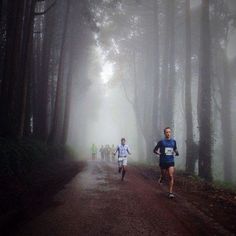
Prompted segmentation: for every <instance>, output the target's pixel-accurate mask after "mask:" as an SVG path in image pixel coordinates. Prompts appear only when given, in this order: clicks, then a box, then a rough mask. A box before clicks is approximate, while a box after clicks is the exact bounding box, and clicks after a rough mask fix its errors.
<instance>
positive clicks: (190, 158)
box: [185, 0, 196, 173]
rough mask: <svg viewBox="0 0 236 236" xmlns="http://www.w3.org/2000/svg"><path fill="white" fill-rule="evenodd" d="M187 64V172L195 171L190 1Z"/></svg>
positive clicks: (188, 7) (187, 2)
mask: <svg viewBox="0 0 236 236" xmlns="http://www.w3.org/2000/svg"><path fill="white" fill-rule="evenodd" d="M185 4H186V21H185V23H186V59H185V60H186V64H185V118H186V171H187V172H189V173H193V172H194V169H195V162H196V159H195V156H196V154H195V153H194V152H193V150H194V141H193V114H192V89H191V87H192V78H191V77H192V69H191V67H192V66H191V64H192V63H191V9H190V0H186V3H185Z"/></svg>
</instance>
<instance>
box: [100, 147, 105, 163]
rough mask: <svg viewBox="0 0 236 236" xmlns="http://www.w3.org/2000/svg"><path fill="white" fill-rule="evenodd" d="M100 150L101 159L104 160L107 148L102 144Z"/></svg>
mask: <svg viewBox="0 0 236 236" xmlns="http://www.w3.org/2000/svg"><path fill="white" fill-rule="evenodd" d="M99 152H100V154H101V160H102V161H104V157H105V148H104V146H103V145H102V146H101V148H100V149H99Z"/></svg>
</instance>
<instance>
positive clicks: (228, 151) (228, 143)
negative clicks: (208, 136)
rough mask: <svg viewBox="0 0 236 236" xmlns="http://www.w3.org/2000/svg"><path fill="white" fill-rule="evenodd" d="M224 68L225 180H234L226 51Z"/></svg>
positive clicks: (224, 53) (223, 129)
mask: <svg viewBox="0 0 236 236" xmlns="http://www.w3.org/2000/svg"><path fill="white" fill-rule="evenodd" d="M223 55H224V59H223V70H224V81H223V83H222V89H223V91H222V96H221V98H222V111H221V124H222V136H223V137H222V139H223V155H224V180H225V181H227V182H230V181H232V165H233V162H232V138H233V135H232V126H231V80H230V77H229V69H228V58H227V55H226V52H223Z"/></svg>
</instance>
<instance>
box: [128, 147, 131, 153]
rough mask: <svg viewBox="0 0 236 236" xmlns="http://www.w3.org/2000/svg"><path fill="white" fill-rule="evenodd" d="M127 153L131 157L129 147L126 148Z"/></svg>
mask: <svg viewBox="0 0 236 236" xmlns="http://www.w3.org/2000/svg"><path fill="white" fill-rule="evenodd" d="M127 152H128V154H129V155H131V152H130V149H129V147H128V148H127Z"/></svg>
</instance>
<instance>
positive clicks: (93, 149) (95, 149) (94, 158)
mask: <svg viewBox="0 0 236 236" xmlns="http://www.w3.org/2000/svg"><path fill="white" fill-rule="evenodd" d="M91 154H92V160H93V161H94V160H96V159H97V146H96V145H95V144H94V143H93V144H92V146H91Z"/></svg>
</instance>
